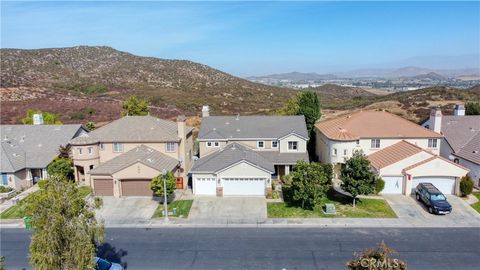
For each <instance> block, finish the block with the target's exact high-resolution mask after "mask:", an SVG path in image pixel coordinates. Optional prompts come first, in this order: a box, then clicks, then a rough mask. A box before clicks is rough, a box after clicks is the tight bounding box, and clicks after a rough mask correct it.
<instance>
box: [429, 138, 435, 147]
mask: <svg viewBox="0 0 480 270" xmlns="http://www.w3.org/2000/svg"><path fill="white" fill-rule="evenodd" d="M428 148H437V139H428Z"/></svg>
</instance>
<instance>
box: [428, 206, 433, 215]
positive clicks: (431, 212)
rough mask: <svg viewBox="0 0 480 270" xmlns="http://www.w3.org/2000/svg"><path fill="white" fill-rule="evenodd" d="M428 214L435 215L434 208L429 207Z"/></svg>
mask: <svg viewBox="0 0 480 270" xmlns="http://www.w3.org/2000/svg"><path fill="white" fill-rule="evenodd" d="M428 212H429V213H430V214H433V208H432V207H431V206H430V207H428Z"/></svg>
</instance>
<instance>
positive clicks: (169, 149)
mask: <svg viewBox="0 0 480 270" xmlns="http://www.w3.org/2000/svg"><path fill="white" fill-rule="evenodd" d="M176 146H177V144H176V143H173V142H169V143H167V144H166V145H165V152H168V153H172V152H175V150H176Z"/></svg>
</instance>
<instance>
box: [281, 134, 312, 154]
mask: <svg viewBox="0 0 480 270" xmlns="http://www.w3.org/2000/svg"><path fill="white" fill-rule="evenodd" d="M289 141H296V142H298V144H297V146H298V148H297V151H294V150H288V142H289ZM280 152H281V153H294V152H298V153H305V152H307V141H306V140H305V139H302V138H300V137H298V136H295V135H293V134H292V135H290V136H287V137H285V138H282V139H281V140H280Z"/></svg>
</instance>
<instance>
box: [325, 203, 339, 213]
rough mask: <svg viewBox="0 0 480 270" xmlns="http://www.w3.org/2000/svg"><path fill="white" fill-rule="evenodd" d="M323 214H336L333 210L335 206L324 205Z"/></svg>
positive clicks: (330, 204) (331, 204)
mask: <svg viewBox="0 0 480 270" xmlns="http://www.w3.org/2000/svg"><path fill="white" fill-rule="evenodd" d="M324 213H325V214H327V215H335V214H336V213H337V210H336V209H335V204H333V203H326V204H325V211H324Z"/></svg>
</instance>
